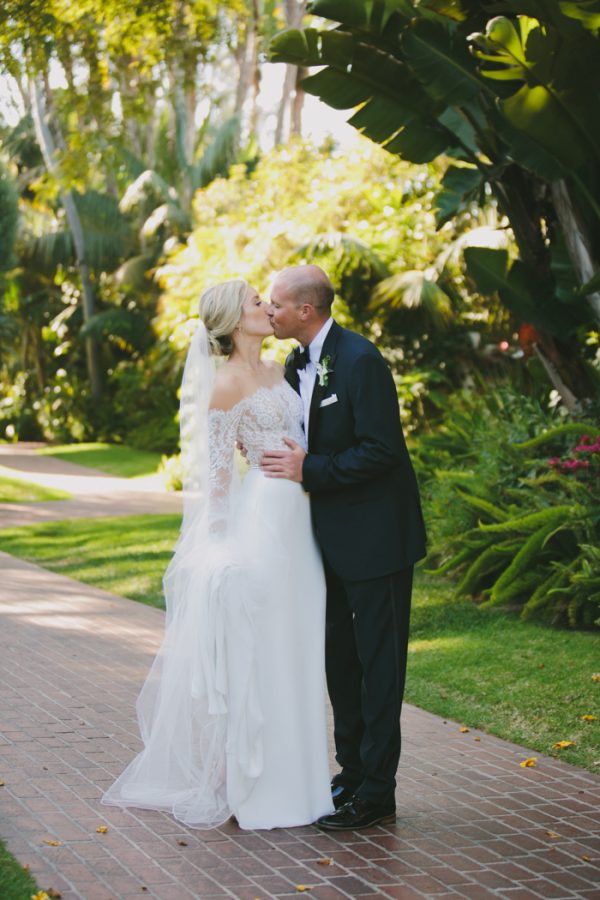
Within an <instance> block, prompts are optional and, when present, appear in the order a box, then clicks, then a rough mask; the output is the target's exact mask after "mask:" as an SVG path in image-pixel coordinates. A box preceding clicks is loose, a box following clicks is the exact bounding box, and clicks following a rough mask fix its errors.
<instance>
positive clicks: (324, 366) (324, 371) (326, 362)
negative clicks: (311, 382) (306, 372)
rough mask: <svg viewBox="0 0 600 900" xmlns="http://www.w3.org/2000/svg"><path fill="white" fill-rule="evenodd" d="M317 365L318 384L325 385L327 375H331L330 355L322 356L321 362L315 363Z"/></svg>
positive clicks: (326, 383)
mask: <svg viewBox="0 0 600 900" xmlns="http://www.w3.org/2000/svg"><path fill="white" fill-rule="evenodd" d="M315 366H316V367H317V375H318V376H319V384H320V386H321V387H327V385H328V383H329V376H330V375H333V369H332V368H330V366H331V357H330V356H324V357H323V359H322V360H321V362H318V363H315Z"/></svg>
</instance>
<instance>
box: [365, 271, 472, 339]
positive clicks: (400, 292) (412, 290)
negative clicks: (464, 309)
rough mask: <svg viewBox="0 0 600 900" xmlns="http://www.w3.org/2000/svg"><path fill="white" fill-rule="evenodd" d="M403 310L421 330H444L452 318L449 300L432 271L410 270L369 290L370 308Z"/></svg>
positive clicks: (452, 313) (391, 277)
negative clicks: (386, 307) (385, 307)
mask: <svg viewBox="0 0 600 900" xmlns="http://www.w3.org/2000/svg"><path fill="white" fill-rule="evenodd" d="M386 305H387V306H389V307H391V308H392V309H395V310H401V311H404V312H405V313H406V314H407V315H410V316H411V318H412V319H413V320H415V324H419V323H420V325H421V327H422V329H423V330H424V331H431V330H434V331H444V330H445V329H446V328H448V327H449V325H450V323H451V322H452V320H453V319H454V311H453V308H452V301H451V300H450V297H449V296H448V294H447V293H446V292H445V291H444V290H442V288H441V287H440V286H439V284H437V282H436V280H435V274H434V273H433V272H421V271H418V270H416V269H411V270H409V271H407V272H399V273H397V274H396V275H391V276H390V277H389V278H385V279H384V280H383V281H380V282H379V284H378V285H377V286H376V287H375V288H374V290H373V291H372V293H371V302H370V308H371V309H373V310H375V309H379V308H381V307H382V306H386Z"/></svg>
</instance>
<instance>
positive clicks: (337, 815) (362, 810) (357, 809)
mask: <svg viewBox="0 0 600 900" xmlns="http://www.w3.org/2000/svg"><path fill="white" fill-rule="evenodd" d="M395 821H396V807H395V806H394V805H393V804H386V805H385V806H378V805H377V804H376V803H369V802H368V801H367V800H361V799H360V797H353V798H352V800H350V801H349V802H348V803H345V804H344V806H340V808H339V809H336V811H335V812H334V813H331V814H330V815H328V816H321V818H320V819H317V821H316V823H315V824H316V826H317V828H321V829H323V830H324V831H358V830H360V829H361V828H370V827H371V826H372V825H391V824H392V823H393V822H395Z"/></svg>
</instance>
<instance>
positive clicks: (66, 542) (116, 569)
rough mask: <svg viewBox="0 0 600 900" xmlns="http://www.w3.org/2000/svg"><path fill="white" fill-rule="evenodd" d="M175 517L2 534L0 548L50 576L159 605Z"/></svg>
mask: <svg viewBox="0 0 600 900" xmlns="http://www.w3.org/2000/svg"><path fill="white" fill-rule="evenodd" d="M179 522H180V516H179V515H169V516H161V515H157V516H119V517H115V518H102V519H70V520H64V521H59V522H46V523H44V524H43V525H33V526H26V527H23V528H14V529H12V528H11V529H2V530H1V531H0V549H1V550H5V551H6V552H7V553H12V554H13V555H14V556H20V557H21V558H22V559H28V560H31V561H32V562H36V563H38V564H39V565H41V566H44V567H45V568H46V569H51V570H52V571H53V572H60V573H61V575H68V576H70V577H71V578H76V579H77V580H78V581H84V582H85V583H86V584H93V585H95V586H96V587H101V588H104V590H107V591H111V592H112V593H114V594H119V595H122V596H123V597H131V599H132V600H139V601H141V602H142V603H148V604H149V605H150V606H159V607H160V606H163V600H162V586H161V579H162V575H163V572H164V570H165V568H166V566H167V563H168V561H169V559H170V558H171V551H172V549H173V545H174V543H175V540H176V538H177V535H178V533H179Z"/></svg>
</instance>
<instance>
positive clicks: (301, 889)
mask: <svg viewBox="0 0 600 900" xmlns="http://www.w3.org/2000/svg"><path fill="white" fill-rule="evenodd" d="M296 890H297V891H298V892H299V893H300V894H302V893H304V891H310V885H309V884H297V885H296Z"/></svg>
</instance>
